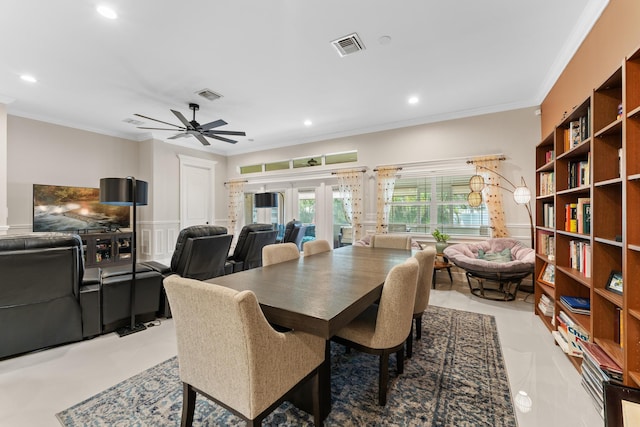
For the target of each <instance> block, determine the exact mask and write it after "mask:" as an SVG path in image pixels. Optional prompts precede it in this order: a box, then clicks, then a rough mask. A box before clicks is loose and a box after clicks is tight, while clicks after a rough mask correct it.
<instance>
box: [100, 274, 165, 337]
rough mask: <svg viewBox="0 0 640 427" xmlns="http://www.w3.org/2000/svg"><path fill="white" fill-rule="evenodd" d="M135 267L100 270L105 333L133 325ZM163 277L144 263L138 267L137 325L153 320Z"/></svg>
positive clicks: (102, 318)
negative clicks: (132, 286)
mask: <svg viewBox="0 0 640 427" xmlns="http://www.w3.org/2000/svg"><path fill="white" fill-rule="evenodd" d="M131 281H132V274H131V265H123V266H114V267H106V268H102V269H100V298H101V305H102V313H101V327H102V330H101V333H107V332H112V331H114V330H116V329H118V328H119V327H122V326H127V325H129V324H130V322H131V296H130V286H131ZM161 288H162V275H161V274H160V273H159V272H157V271H155V270H153V269H152V268H151V267H149V266H146V265H144V264H138V265H137V266H136V287H135V294H134V315H135V316H136V321H137V322H147V321H149V320H153V319H155V317H156V314H157V312H158V307H159V305H160V293H161Z"/></svg>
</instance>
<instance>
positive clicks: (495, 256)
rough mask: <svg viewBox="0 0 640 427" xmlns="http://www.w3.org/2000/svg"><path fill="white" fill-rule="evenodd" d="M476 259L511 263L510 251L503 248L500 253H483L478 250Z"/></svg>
mask: <svg viewBox="0 0 640 427" xmlns="http://www.w3.org/2000/svg"><path fill="white" fill-rule="evenodd" d="M478 259H483V260H485V261H491V262H509V261H511V249H509V248H505V249H504V250H502V251H500V252H485V251H483V250H482V249H478Z"/></svg>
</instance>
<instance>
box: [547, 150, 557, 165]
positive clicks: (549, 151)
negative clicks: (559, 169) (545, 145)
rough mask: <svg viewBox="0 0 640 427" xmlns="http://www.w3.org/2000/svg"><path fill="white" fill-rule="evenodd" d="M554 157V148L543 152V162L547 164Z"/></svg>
mask: <svg viewBox="0 0 640 427" xmlns="http://www.w3.org/2000/svg"><path fill="white" fill-rule="evenodd" d="M555 158H556V157H555V151H554V150H547V151H546V152H545V153H544V163H545V164H547V163H549V162H551V161H552V160H554V159H555Z"/></svg>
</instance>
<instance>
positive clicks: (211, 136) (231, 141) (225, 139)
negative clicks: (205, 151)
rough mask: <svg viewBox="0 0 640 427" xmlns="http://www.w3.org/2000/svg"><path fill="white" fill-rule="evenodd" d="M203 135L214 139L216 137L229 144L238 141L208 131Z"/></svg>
mask: <svg viewBox="0 0 640 427" xmlns="http://www.w3.org/2000/svg"><path fill="white" fill-rule="evenodd" d="M204 135H206V136H207V137H209V138H215V139H218V140H220V141H224V142H228V143H229V144H235V143H236V142H238V141H234V140H233V139H229V138H223V137H221V136H216V135H213V134H210V133H205V134H204Z"/></svg>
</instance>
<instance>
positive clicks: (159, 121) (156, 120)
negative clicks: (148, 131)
mask: <svg viewBox="0 0 640 427" xmlns="http://www.w3.org/2000/svg"><path fill="white" fill-rule="evenodd" d="M134 116H138V117H142V118H143V119H147V120H153V121H154V122H158V123H164V124H165V125H169V126H175V127H177V128H179V127H180V126H178V125H174V124H173V123H168V122H163V121H162V120H158V119H152V118H151V117H147V116H143V115H142V114H138V113H134Z"/></svg>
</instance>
